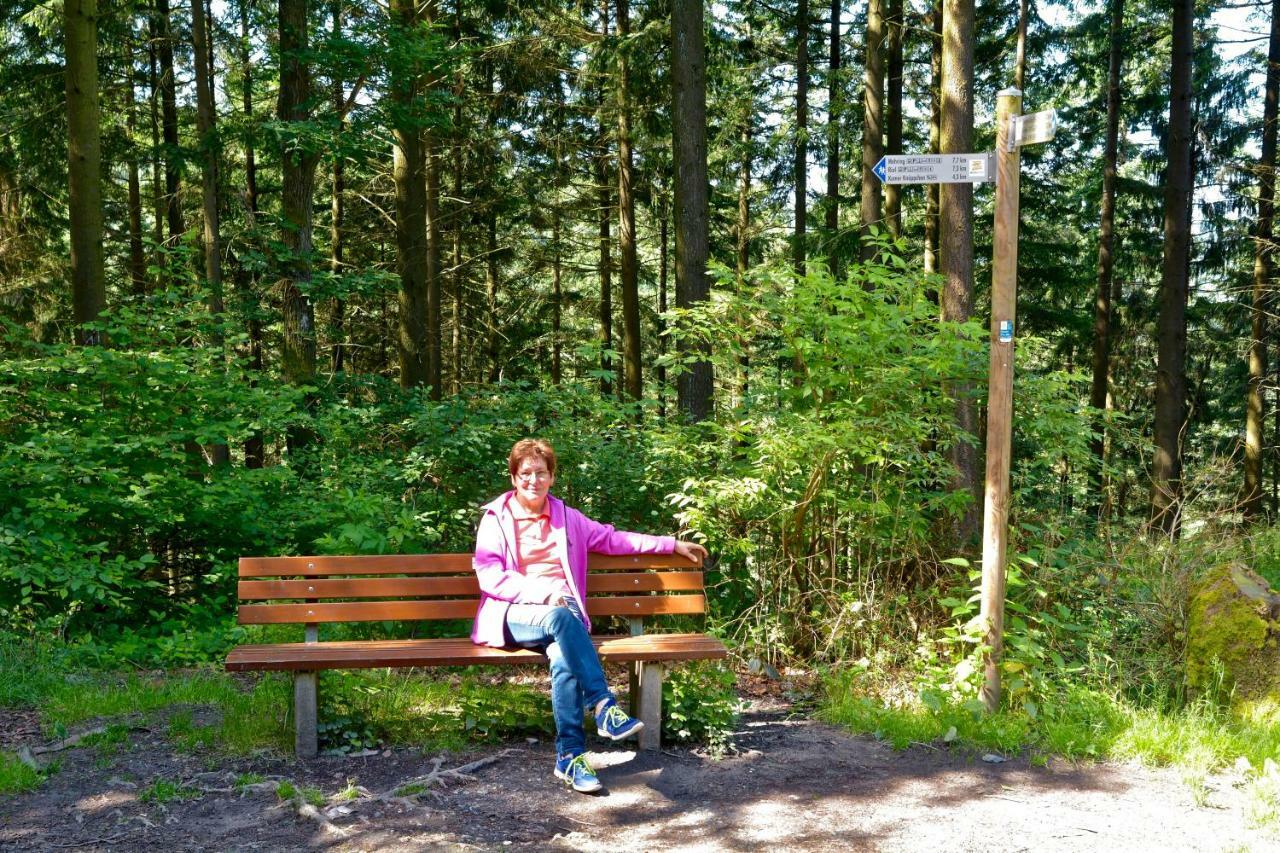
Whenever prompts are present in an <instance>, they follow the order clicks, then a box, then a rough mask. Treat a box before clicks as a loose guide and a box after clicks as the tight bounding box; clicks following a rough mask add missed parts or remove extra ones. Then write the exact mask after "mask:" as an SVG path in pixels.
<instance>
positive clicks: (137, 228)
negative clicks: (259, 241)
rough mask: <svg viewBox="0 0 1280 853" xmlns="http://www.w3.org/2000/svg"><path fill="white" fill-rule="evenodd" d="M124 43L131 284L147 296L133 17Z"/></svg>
mask: <svg viewBox="0 0 1280 853" xmlns="http://www.w3.org/2000/svg"><path fill="white" fill-rule="evenodd" d="M128 27H129V31H128V35H127V36H126V37H125V38H126V43H125V80H124V116H125V135H126V136H127V138H128V152H129V153H128V169H129V178H128V180H129V202H128V204H129V284H130V287H131V288H132V290H133V293H134V294H135V295H136V296H144V295H146V292H147V256H146V253H145V252H144V251H143V248H142V184H141V181H140V180H139V176H138V149H137V140H136V138H135V136H136V134H137V132H138V106H137V101H136V100H135V95H134V86H135V84H136V83H137V81H136V79H135V77H136V65H135V58H134V51H133V48H134V44H133V36H134V29H133V16H132V15H130V16H129V17H128Z"/></svg>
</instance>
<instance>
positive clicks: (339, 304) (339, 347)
mask: <svg viewBox="0 0 1280 853" xmlns="http://www.w3.org/2000/svg"><path fill="white" fill-rule="evenodd" d="M329 20H330V23H331V24H332V27H333V28H332V30H331V33H332V35H333V39H334V41H337V40H338V39H340V38H342V0H330V3H329ZM329 97H330V99H331V102H332V104H333V111H334V114H335V115H336V116H337V117H338V133H339V134H342V133H345V132H346V129H347V115H346V95H345V93H344V91H343V87H342V78H341V77H340V76H339V75H338V74H336V73H335V74H334V75H333V80H332V82H331V91H330V93H329ZM345 162H346V161H345V159H344V158H343V156H342V152H341V151H337V152H335V153H334V155H333V171H332V173H331V175H330V183H331V190H332V197H331V198H330V201H329V272H331V273H333V274H334V275H335V276H336V275H340V274H341V273H342V268H343V265H344V261H343V254H344V251H345V249H346V247H345V245H344V244H343V232H342V229H343V225H344V220H345V218H346V199H345V198H344V196H345V195H346V170H345ZM346 313H347V306H346V300H344V299H343V298H342V297H341V296H335V297H333V301H332V303H331V304H330V306H329V323H328V326H329V338H330V340H331V341H332V343H333V354H332V358H331V359H330V364H331V365H332V367H333V372H334V373H341V372H342V371H343V370H344V369H346V362H347V342H346V331H345V329H344V328H343V327H344V325H345V323H346Z"/></svg>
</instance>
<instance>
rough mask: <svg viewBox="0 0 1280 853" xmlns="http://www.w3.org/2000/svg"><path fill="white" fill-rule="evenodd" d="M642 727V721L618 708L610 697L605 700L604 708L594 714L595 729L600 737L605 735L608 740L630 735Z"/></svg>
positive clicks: (620, 738)
mask: <svg viewBox="0 0 1280 853" xmlns="http://www.w3.org/2000/svg"><path fill="white" fill-rule="evenodd" d="M643 728H644V723H642V722H640V721H639V720H637V719H636V718H635V717H632V716H629V715H628V714H627V712H626V711H624V710H622V709H621V708H619V707H618V703H617V702H616V701H615V700H614V699H613V698H612V697H610V698H609V699H608V700H606V701H605V705H604V708H603V709H601V711H600V713H599V714H596V731H597V732H599V733H600V737H607V738H608V739H609V740H622V739H623V738H624V737H631V736H632V735H633V734H636V733H637V732H639V731H640V730H641V729H643Z"/></svg>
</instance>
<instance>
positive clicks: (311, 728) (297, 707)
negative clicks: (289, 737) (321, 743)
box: [293, 672, 319, 758]
mask: <svg viewBox="0 0 1280 853" xmlns="http://www.w3.org/2000/svg"><path fill="white" fill-rule="evenodd" d="M293 726H294V729H293V751H294V752H295V753H296V754H297V756H298V757H299V758H315V757H316V754H317V753H318V752H319V749H318V744H317V742H316V674H315V673H314V672H296V673H294V675H293Z"/></svg>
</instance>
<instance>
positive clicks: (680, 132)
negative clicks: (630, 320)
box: [671, 0, 807, 421]
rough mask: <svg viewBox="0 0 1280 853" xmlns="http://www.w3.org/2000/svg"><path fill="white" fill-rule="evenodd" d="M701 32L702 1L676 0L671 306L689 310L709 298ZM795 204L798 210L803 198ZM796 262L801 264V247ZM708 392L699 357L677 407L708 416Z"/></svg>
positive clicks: (707, 365) (679, 389)
mask: <svg viewBox="0 0 1280 853" xmlns="http://www.w3.org/2000/svg"><path fill="white" fill-rule="evenodd" d="M801 5H802V6H804V7H805V8H806V10H807V3H805V0H801ZM702 27H703V9H702V0H676V3H675V4H674V6H673V9H672V15H671V57H672V61H671V100H672V110H671V115H672V122H671V127H672V137H673V139H672V142H673V146H672V147H673V149H674V157H673V160H674V166H675V188H674V189H675V225H676V258H675V270H676V305H677V307H680V308H692V307H693V306H695V305H697V304H698V303H700V302H705V301H706V300H707V299H708V298H709V297H710V295H711V287H710V282H709V281H708V279H707V257H708V252H709V247H708V233H707V232H708V225H709V209H708V191H709V186H708V181H707V78H706V59H705V49H704V47H703V33H702ZM801 43H802V44H803V39H802V40H801ZM803 76H804V75H801V77H802V78H803ZM799 199H800V202H799V204H800V205H801V206H802V205H803V203H804V194H803V193H800V194H799ZM801 221H803V217H802V218H801ZM801 236H802V235H801ZM798 245H800V246H801V247H803V239H800V240H798ZM800 260H801V263H802V264H803V248H802V249H801V256H800ZM699 351H700V353H701V354H702V355H703V356H705V355H706V354H707V353H706V350H705V348H701V349H700V350H699ZM712 393H713V377H712V372H711V362H710V361H709V360H708V359H707V358H705V357H703V358H700V359H698V360H697V361H695V362H693V364H692V365H690V366H689V369H687V370H686V371H685V372H684V373H681V374H680V377H679V379H678V380H677V383H676V398H677V405H678V406H679V408H680V411H681V412H683V413H684V414H685V415H687V416H688V417H689V418H691V419H692V420H695V421H700V420H705V419H706V418H708V417H710V415H711V412H712Z"/></svg>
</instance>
